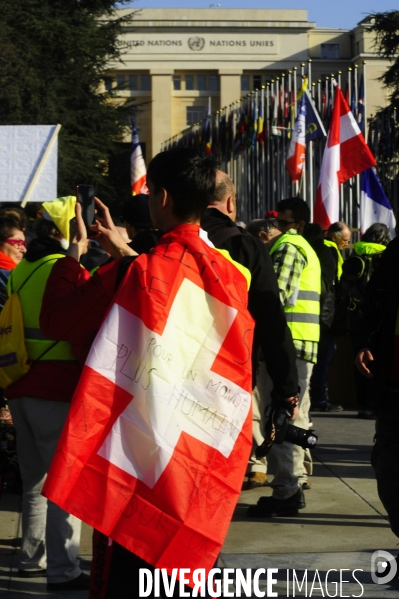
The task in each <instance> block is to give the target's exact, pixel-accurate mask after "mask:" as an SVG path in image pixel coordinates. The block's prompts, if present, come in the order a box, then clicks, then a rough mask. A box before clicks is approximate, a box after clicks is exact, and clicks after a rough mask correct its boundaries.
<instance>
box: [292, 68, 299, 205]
mask: <svg viewBox="0 0 399 599" xmlns="http://www.w3.org/2000/svg"><path fill="white" fill-rule="evenodd" d="M297 70H298V67H294V68H293V71H294V121H296V117H297V112H298V109H297V99H296V97H297V80H296V72H297ZM294 187H295V195H296V196H297V195H298V181H296V182H295V183H294Z"/></svg>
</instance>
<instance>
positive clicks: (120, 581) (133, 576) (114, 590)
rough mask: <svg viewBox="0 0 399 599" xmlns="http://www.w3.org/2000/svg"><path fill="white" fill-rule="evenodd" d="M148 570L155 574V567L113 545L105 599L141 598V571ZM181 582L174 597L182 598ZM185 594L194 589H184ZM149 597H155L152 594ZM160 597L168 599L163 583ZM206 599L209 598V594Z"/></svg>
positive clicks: (177, 584) (177, 582) (175, 590)
mask: <svg viewBox="0 0 399 599" xmlns="http://www.w3.org/2000/svg"><path fill="white" fill-rule="evenodd" d="M140 568H147V569H148V570H150V571H151V572H152V573H154V570H155V568H154V566H151V564H149V563H148V562H145V561H144V560H143V559H141V558H140V557H138V556H137V555H135V554H134V553H132V552H131V551H128V550H127V549H125V548H124V547H122V545H119V543H115V541H114V542H113V543H112V558H111V565H110V570H109V578H108V585H107V591H106V594H105V599H137V598H138V597H139V570H140ZM179 587H180V585H179V581H176V584H175V589H174V593H173V595H172V597H180V594H179ZM184 590H185V592H190V594H191V591H192V589H191V588H190V587H189V586H186V585H185V587H184ZM149 597H154V594H153V593H151V595H149ZM160 597H161V598H162V599H166V595H165V592H164V589H163V585H162V581H161V584H160ZM206 597H209V595H208V593H207V594H206Z"/></svg>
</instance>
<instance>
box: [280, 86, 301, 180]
mask: <svg viewBox="0 0 399 599" xmlns="http://www.w3.org/2000/svg"><path fill="white" fill-rule="evenodd" d="M305 138H306V106H305V94H303V95H302V97H301V100H300V104H299V109H298V116H297V118H296V121H295V125H294V129H293V130H292V137H291V141H290V147H289V148H288V153H287V160H286V163H285V166H286V168H287V171H288V172H289V174H290V177H291V180H292V181H293V182H294V183H295V182H296V181H298V180H299V178H300V176H301V175H302V172H303V168H304V165H305V156H306V139H305Z"/></svg>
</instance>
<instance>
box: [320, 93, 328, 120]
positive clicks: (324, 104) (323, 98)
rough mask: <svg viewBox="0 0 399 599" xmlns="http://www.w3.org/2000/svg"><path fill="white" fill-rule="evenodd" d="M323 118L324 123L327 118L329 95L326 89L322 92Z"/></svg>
mask: <svg viewBox="0 0 399 599" xmlns="http://www.w3.org/2000/svg"><path fill="white" fill-rule="evenodd" d="M321 118H322V119H323V121H325V120H326V118H327V94H326V90H325V89H323V90H322V92H321Z"/></svg>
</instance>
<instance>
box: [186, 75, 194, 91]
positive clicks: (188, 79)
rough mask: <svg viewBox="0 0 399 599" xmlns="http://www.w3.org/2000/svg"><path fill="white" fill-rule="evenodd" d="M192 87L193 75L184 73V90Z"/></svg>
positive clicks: (189, 89)
mask: <svg viewBox="0 0 399 599" xmlns="http://www.w3.org/2000/svg"><path fill="white" fill-rule="evenodd" d="M193 89H194V75H186V90H188V91H191V90H193Z"/></svg>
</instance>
